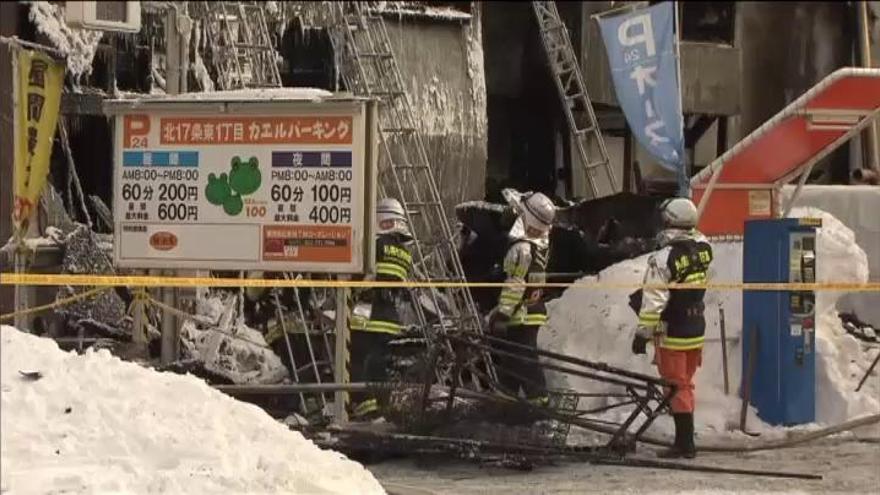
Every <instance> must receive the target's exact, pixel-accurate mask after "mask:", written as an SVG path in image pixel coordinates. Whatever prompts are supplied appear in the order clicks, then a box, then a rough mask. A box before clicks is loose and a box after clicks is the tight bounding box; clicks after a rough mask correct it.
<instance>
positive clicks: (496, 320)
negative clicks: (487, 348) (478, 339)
mask: <svg viewBox="0 0 880 495" xmlns="http://www.w3.org/2000/svg"><path fill="white" fill-rule="evenodd" d="M509 321H510V316H507V315H506V314H504V313H502V312H500V311H498V310H497V309H496V310H493V311H492V314H490V315H489V325H488V328H489V333H491V334H494V335H500V334H502V333H504V331H505V330H507V323H508V322H509Z"/></svg>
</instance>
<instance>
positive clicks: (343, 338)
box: [333, 277, 351, 424]
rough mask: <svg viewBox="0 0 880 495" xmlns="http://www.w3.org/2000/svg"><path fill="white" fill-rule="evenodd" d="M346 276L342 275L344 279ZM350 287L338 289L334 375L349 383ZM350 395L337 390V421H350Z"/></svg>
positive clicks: (335, 399) (342, 422)
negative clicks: (348, 406) (347, 407)
mask: <svg viewBox="0 0 880 495" xmlns="http://www.w3.org/2000/svg"><path fill="white" fill-rule="evenodd" d="M342 278H344V277H340V279H342ZM347 300H348V289H347V288H345V287H340V288H338V289H336V353H335V363H334V366H333V377H334V379H335V380H336V381H337V382H340V383H343V384H347V383H349V381H350V380H351V376H350V375H349V361H350V359H351V357H350V356H349V351H350V349H349V342H350V339H351V335H350V333H351V332H350V330H349V328H348V302H347ZM349 397H350V395H349V394H348V393H347V392H346V391H345V390H342V389H337V390H336V395H335V397H334V404H333V406H334V411H333V412H334V416H335V420H336V422H337V423H341V424H345V423H346V422H348V411H347V409H346V406H347V405H348V400H349Z"/></svg>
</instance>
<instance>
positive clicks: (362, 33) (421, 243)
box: [329, 2, 495, 380]
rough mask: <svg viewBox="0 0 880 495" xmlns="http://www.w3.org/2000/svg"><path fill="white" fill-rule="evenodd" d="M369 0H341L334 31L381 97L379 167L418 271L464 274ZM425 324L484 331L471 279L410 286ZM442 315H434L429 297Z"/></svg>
mask: <svg viewBox="0 0 880 495" xmlns="http://www.w3.org/2000/svg"><path fill="white" fill-rule="evenodd" d="M366 3H367V2H333V3H331V5H330V8H331V9H333V10H332V12H333V22H332V23H331V25H330V26H329V32H330V35H331V36H330V38H331V42H332V44H333V49H334V52H335V53H336V57H337V60H338V62H339V63H338V66H339V70H340V73H341V75H342V79H343V81H344V82H345V85H346V87H347V88H348V89H349V90H350V91H352V92H353V93H355V94H359V95H363V96H367V97H371V98H376V99H377V100H378V101H379V118H378V127H379V135H380V146H381V148H382V156H383V157H384V160H383V162H382V166H380V172H379V188H380V189H379V190H380V194H382V195H386V191H388V192H390V195H391V196H393V197H395V198H396V199H398V200H399V201H400V202H401V203H402V204H403V206H404V209H405V210H406V216H407V220H408V221H409V224H410V226H411V229H412V231H413V234H414V237H415V242H414V245H415V247H414V253H413V254H414V260H413V261H414V264H413V267H414V271H415V272H416V278H418V279H421V280H428V281H448V282H464V281H465V277H464V269H463V268H462V265H461V260H460V259H459V257H458V251H457V247H456V246H455V240H454V237H453V234H452V229H451V228H450V224H449V220H448V219H447V216H446V211H445V210H444V208H443V204H442V201H441V198H440V192H439V190H438V188H437V183H436V180H435V178H434V174H433V172H432V170H431V165H430V161H429V159H428V155H427V153H426V151H425V146H424V144H423V142H422V139H421V136H420V131H419V128H418V123H417V122H416V120H415V117H414V113H413V109H412V105H411V103H410V100H409V97H408V95H407V93H406V87H405V85H404V82H403V77H402V75H401V72H400V68H399V67H398V64H397V60H396V58H395V56H394V52H393V50H392V48H391V42H390V40H389V37H388V31H387V29H386V26H385V22H384V20H383V19H382V17H381V14H379V13H377V12H371V11H370V10H369V7H368V6H367V5H366ZM410 293H411V295H412V298H413V307H414V308H415V312H416V314H417V317H418V321H419V324H420V325H421V327H422V329H423V331H425V335H426V337H427V338H429V339H431V333H429V332H428V329H431V330H432V331H433V332H440V333H442V334H445V332H446V331H448V330H456V329H457V330H462V331H465V332H474V333H477V334H482V321H481V318H480V314H479V311H478V310H477V306H476V304H475V303H474V300H473V298H472V296H471V293H470V291H469V290H468V289H467V288H466V287H455V288H448V289H443V290H438V289H432V288H414V289H411V290H410ZM426 303H427V304H429V305H430V306H432V307H433V308H440V309H439V311H436V314H437V315H438V317H437V318H436V319H435V320H434V321H431V322H429V318H428V316H427V315H426V312H425V308H424V307H423V304H426ZM485 362H486V363H487V364H486V369H485V370H484V371H485V373H486V374H487V375H488V376H489V377H490V378H491V379H493V380H494V379H495V373H494V367H493V366H492V365H491V360H490V359H489V357H488V355H487V356H485Z"/></svg>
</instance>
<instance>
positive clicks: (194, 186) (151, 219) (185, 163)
mask: <svg viewBox="0 0 880 495" xmlns="http://www.w3.org/2000/svg"><path fill="white" fill-rule="evenodd" d="M214 107H215V108H216V104H214ZM308 108H309V111H310V113H308V114H301V115H297V112H296V111H290V112H286V114H285V116H283V117H279V116H266V115H260V114H258V113H254V114H253V115H251V114H248V113H247V112H240V113H243V115H242V114H237V115H232V116H216V117H215V116H205V114H204V112H201V113H199V114H198V115H186V114H183V113H180V112H171V111H165V112H164V113H160V112H156V113H150V112H149V111H148V110H147V111H145V110H144V109H143V107H141V108H138V110H137V113H135V112H134V110H132V111H131V112H126V113H124V114H123V115H120V118H119V119H118V122H120V123H121V125H118V126H117V143H118V146H117V149H116V151H115V153H116V162H117V167H116V173H115V177H116V188H115V191H116V193H115V202H114V206H115V207H114V212H115V214H116V218H115V220H116V223H117V225H118V228H117V229H115V232H117V233H118V235H119V236H120V237H121V239H120V243H119V248H118V250H117V255H118V258H117V259H118V262H119V263H120V264H122V265H124V266H131V267H145V268H150V267H153V266H157V265H159V264H160V263H163V266H175V267H186V268H214V269H226V268H235V269H260V270H277V271H311V272H320V271H326V272H337V273H358V272H359V271H360V270H362V269H363V268H364V266H365V261H364V258H365V256H364V252H365V250H366V249H369V248H365V247H364V246H366V244H367V243H366V241H365V239H367V237H366V236H367V234H368V230H369V229H370V228H371V227H372V226H371V225H364V223H365V222H364V215H363V213H362V212H363V211H364V208H365V202H366V201H367V200H368V198H370V197H372V193H369V191H368V189H367V188H372V187H374V186H373V183H374V180H375V179H374V175H373V172H372V171H371V170H372V165H371V164H367V163H365V158H366V157H367V156H372V155H370V154H368V153H366V151H365V149H364V147H365V146H367V143H368V139H367V136H366V135H365V134H366V133H367V132H368V130H367V123H366V119H365V111H364V110H365V108H366V105H365V104H363V103H359V104H357V105H353V104H351V103H348V107H347V108H348V109H349V112H348V114H347V115H346V114H343V115H339V114H340V113H343V112H340V111H338V110H337V111H335V112H334V114H333V115H320V112H315V111H314V109H315V106H314V105H309V106H308ZM369 132H372V131H369ZM369 142H372V141H369ZM229 144H235V145H236V146H228V145H229ZM368 167H369V168H368ZM132 227H138V228H132Z"/></svg>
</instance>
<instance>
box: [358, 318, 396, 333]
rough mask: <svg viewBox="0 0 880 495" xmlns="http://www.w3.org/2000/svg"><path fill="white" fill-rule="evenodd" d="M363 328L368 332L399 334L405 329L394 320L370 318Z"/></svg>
mask: <svg viewBox="0 0 880 495" xmlns="http://www.w3.org/2000/svg"><path fill="white" fill-rule="evenodd" d="M363 330H365V331H367V332H379V333H390V334H392V335H397V334H399V333H400V332H401V331H402V330H403V326H402V325H400V324H399V323H394V322H393V321H382V320H370V321H368V322H367V325H366V327H365V328H363Z"/></svg>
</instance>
